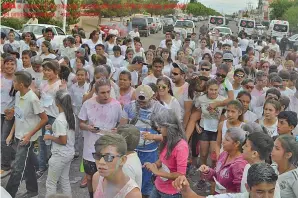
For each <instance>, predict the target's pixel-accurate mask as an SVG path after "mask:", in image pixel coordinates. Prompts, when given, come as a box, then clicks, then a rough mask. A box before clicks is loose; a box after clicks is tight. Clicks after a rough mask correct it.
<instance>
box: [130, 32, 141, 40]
mask: <svg viewBox="0 0 298 198" xmlns="http://www.w3.org/2000/svg"><path fill="white" fill-rule="evenodd" d="M129 36H130V38H131V39H133V38H135V37H140V33H139V32H135V31H130V32H129Z"/></svg>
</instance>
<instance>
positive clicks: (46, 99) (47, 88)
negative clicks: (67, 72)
mask: <svg viewBox="0 0 298 198" xmlns="http://www.w3.org/2000/svg"><path fill="white" fill-rule="evenodd" d="M60 85H61V80H57V81H56V82H55V83H53V84H51V85H49V83H48V81H43V82H42V83H41V85H40V102H41V105H42V106H43V108H44V110H45V112H46V114H47V115H49V116H52V117H54V118H56V117H57V116H58V114H59V110H58V107H57V106H56V101H55V97H56V92H57V91H58V90H59V86H60Z"/></svg>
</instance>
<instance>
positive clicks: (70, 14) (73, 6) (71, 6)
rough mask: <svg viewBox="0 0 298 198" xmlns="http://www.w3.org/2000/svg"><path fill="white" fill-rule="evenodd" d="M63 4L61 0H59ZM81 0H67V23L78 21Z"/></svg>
mask: <svg viewBox="0 0 298 198" xmlns="http://www.w3.org/2000/svg"><path fill="white" fill-rule="evenodd" d="M61 3H62V4H63V1H62V0H61ZM81 5H82V0H67V6H66V9H67V14H66V23H67V25H72V24H76V23H78V22H79V21H80V16H81Z"/></svg>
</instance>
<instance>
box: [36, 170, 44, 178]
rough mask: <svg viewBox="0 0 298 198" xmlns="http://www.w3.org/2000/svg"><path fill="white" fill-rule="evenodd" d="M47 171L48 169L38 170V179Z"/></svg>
mask: <svg viewBox="0 0 298 198" xmlns="http://www.w3.org/2000/svg"><path fill="white" fill-rule="evenodd" d="M45 172H46V170H38V171H36V179H39V178H41V177H42V176H43V174H44V173H45Z"/></svg>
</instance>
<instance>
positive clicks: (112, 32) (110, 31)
mask: <svg viewBox="0 0 298 198" xmlns="http://www.w3.org/2000/svg"><path fill="white" fill-rule="evenodd" d="M109 34H114V35H116V37H119V36H120V34H119V31H118V30H117V29H116V24H115V23H113V25H112V28H111V29H109Z"/></svg>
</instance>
